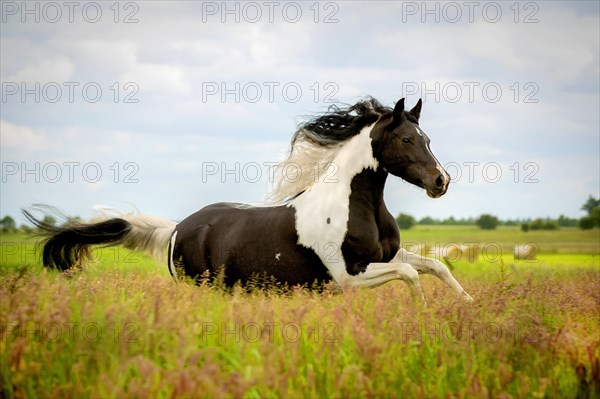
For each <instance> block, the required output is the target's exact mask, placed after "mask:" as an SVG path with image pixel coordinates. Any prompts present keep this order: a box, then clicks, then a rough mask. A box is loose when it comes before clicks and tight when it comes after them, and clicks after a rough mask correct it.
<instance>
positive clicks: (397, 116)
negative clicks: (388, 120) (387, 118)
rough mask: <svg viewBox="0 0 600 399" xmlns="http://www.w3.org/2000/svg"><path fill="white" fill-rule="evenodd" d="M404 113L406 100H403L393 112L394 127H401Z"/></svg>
mask: <svg viewBox="0 0 600 399" xmlns="http://www.w3.org/2000/svg"><path fill="white" fill-rule="evenodd" d="M403 112H404V98H401V99H400V100H398V102H397V103H396V106H395V107H394V111H393V112H392V120H393V123H394V125H399V124H400V121H401V117H402V113H403Z"/></svg>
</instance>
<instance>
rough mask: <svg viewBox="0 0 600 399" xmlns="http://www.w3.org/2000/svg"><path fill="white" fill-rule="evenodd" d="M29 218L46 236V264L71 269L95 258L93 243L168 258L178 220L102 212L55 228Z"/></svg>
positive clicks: (44, 251)
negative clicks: (109, 214)
mask: <svg viewBox="0 0 600 399" xmlns="http://www.w3.org/2000/svg"><path fill="white" fill-rule="evenodd" d="M23 214H24V215H25V217H26V218H27V219H28V220H29V221H30V222H32V223H33V224H34V225H35V226H36V227H37V228H38V229H40V230H41V231H42V235H44V236H46V239H45V241H44V242H43V246H44V249H43V255H42V261H43V263H44V266H46V267H49V268H57V269H60V270H68V269H70V268H71V267H73V266H75V265H79V264H80V263H81V262H83V261H85V260H87V259H90V258H91V247H92V245H100V246H103V247H112V246H116V245H123V246H124V247H125V248H127V249H130V250H133V251H138V252H145V253H148V254H150V255H152V256H154V257H155V258H158V259H161V258H162V259H165V258H166V253H167V246H168V244H169V240H170V239H171V234H172V233H173V231H174V230H175V226H176V225H177V223H175V222H172V221H170V220H166V219H163V218H159V217H155V216H148V215H141V214H122V213H119V214H117V216H116V217H110V216H107V215H102V216H101V217H99V218H97V219H95V220H93V221H91V222H88V223H82V222H75V223H69V224H67V225H65V226H62V227H55V226H53V225H51V224H48V223H45V222H44V221H41V220H39V219H36V218H35V217H34V216H33V215H32V214H31V213H30V212H29V211H27V210H23Z"/></svg>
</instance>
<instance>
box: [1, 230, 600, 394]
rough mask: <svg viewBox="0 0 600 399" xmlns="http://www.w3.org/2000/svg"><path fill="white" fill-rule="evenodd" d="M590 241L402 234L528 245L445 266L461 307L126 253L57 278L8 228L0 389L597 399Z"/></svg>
mask: <svg viewBox="0 0 600 399" xmlns="http://www.w3.org/2000/svg"><path fill="white" fill-rule="evenodd" d="M597 237H598V230H595V231H587V232H583V231H580V230H575V229H568V230H567V229H563V230H559V231H554V232H530V233H522V232H520V231H518V230H517V229H508V228H503V229H499V230H496V231H490V232H485V231H481V230H476V229H474V228H469V227H462V228H459V227H452V228H448V227H445V228H440V227H435V228H433V227H432V228H427V229H424V228H418V229H415V230H410V231H407V232H403V240H405V241H407V240H414V241H416V242H427V243H429V244H434V243H436V242H439V243H442V245H444V244H447V243H449V242H459V243H463V242H479V243H480V244H486V243H490V242H497V243H499V244H500V245H501V246H502V247H503V248H504V247H506V248H509V247H510V246H511V245H514V242H536V243H538V244H539V248H540V252H539V255H538V259H537V260H536V261H533V262H531V261H530V262H523V261H520V262H515V261H514V259H512V252H510V253H509V252H507V253H503V254H502V262H500V261H499V260H498V261H497V262H493V263H491V262H486V260H485V259H483V257H481V258H480V259H479V260H478V261H477V262H475V263H468V262H464V261H459V262H456V263H455V270H454V274H455V276H456V278H457V279H458V280H459V281H460V282H461V283H462V284H463V286H464V287H465V288H466V289H467V291H469V293H470V294H471V295H472V296H473V297H474V298H475V302H474V303H472V304H467V303H464V302H462V301H461V300H460V299H459V298H457V297H456V296H455V295H454V294H453V293H452V292H450V290H449V289H447V288H446V287H445V286H444V285H443V284H442V283H441V282H440V281H439V280H437V279H435V278H433V277H431V276H423V277H422V279H421V284H422V286H423V290H424V293H425V296H426V298H427V301H428V304H427V306H423V305H421V304H419V303H414V302H413V301H412V299H411V297H410V295H409V290H408V289H407V287H406V286H405V284H404V283H402V282H392V283H389V284H386V285H384V286H382V287H379V288H377V289H373V290H368V289H363V290H351V291H347V292H344V293H341V294H334V293H332V292H330V291H327V290H325V292H321V293H315V292H311V291H308V290H305V289H292V290H290V291H287V292H283V291H281V290H271V291H264V290H258V289H257V290H255V291H254V292H251V293H247V292H245V291H242V290H241V289H235V290H234V291H233V292H225V291H223V290H222V289H219V288H217V287H212V286H208V285H201V286H196V285H192V284H189V283H185V282H184V283H179V284H177V283H175V282H173V281H172V280H171V279H170V277H169V275H168V271H167V270H166V266H165V265H160V264H157V263H156V262H154V261H152V260H151V259H149V258H147V257H145V256H142V255H137V254H131V253H129V252H128V251H126V250H124V249H122V248H120V249H104V250H102V251H101V252H97V253H96V254H97V256H98V258H99V260H98V262H95V263H92V264H91V265H89V267H88V268H87V269H86V270H85V271H83V272H79V273H77V274H74V275H73V276H71V277H65V276H63V275H60V274H58V273H56V272H53V271H47V270H44V269H43V268H42V267H41V265H40V263H39V260H38V259H37V257H36V256H34V254H33V253H32V252H31V251H32V248H33V242H34V241H32V240H31V239H29V238H28V237H26V236H23V235H6V236H3V237H2V242H1V244H2V247H1V253H0V281H1V288H0V298H1V303H0V327H1V330H0V332H1V340H0V349H1V355H0V361H1V363H0V387H1V389H2V394H1V395H2V397H7V398H11V397H16V398H21V397H124V396H127V397H192V396H193V397H245V398H255V397H363V396H367V397H408V398H412V397H478V398H479V397H515V398H517V397H518V398H521V397H532V398H536V397H539V398H543V397H550V398H553V397H557V398H562V397H576V396H578V395H586V394H587V395H589V397H600V391H599V390H598V389H600V376H599V375H598V373H599V371H598V368H599V358H600V338H599V331H600V320H599V311H600V294H599V293H600V258H599V255H598V253H599V248H598V247H599V245H600V244H599V242H598V239H597ZM525 239H529V240H528V241H525ZM511 243H512V244H511ZM507 251H508V250H507ZM580 397H585V396H580Z"/></svg>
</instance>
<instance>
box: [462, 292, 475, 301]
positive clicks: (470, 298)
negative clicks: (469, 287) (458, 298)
mask: <svg viewBox="0 0 600 399" xmlns="http://www.w3.org/2000/svg"><path fill="white" fill-rule="evenodd" d="M462 297H463V299H464V300H465V302H469V303H471V302H473V297H472V296H471V295H469V294H467V291H463V292H462Z"/></svg>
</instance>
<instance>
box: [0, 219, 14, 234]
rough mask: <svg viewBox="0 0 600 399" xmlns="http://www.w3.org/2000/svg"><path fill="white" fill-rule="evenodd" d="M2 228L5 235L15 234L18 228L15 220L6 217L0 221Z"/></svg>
mask: <svg viewBox="0 0 600 399" xmlns="http://www.w3.org/2000/svg"><path fill="white" fill-rule="evenodd" d="M0 226H1V227H2V232H3V233H9V232H14V231H15V230H16V228H17V224H16V223H15V219H13V218H12V217H10V216H8V215H6V216H4V217H3V218H2V220H0Z"/></svg>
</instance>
